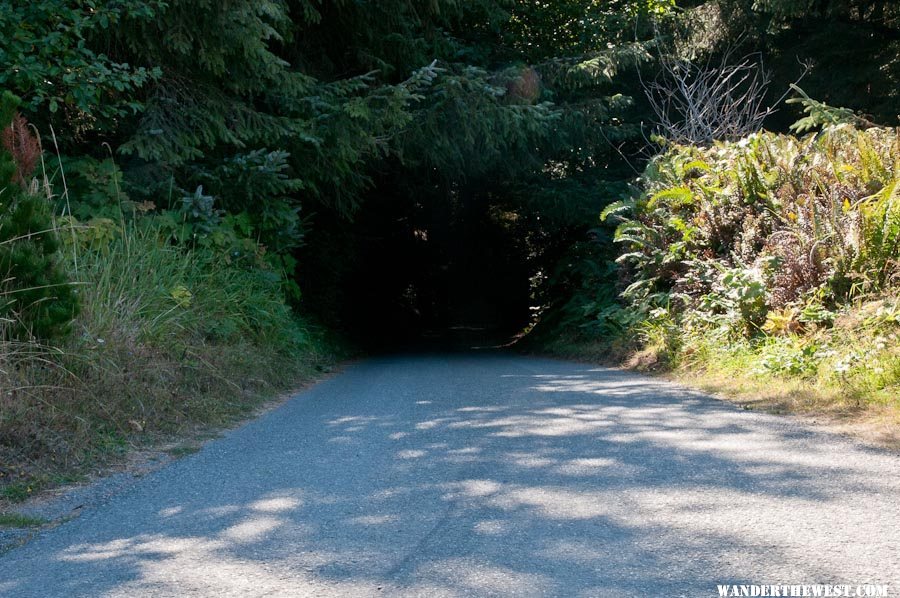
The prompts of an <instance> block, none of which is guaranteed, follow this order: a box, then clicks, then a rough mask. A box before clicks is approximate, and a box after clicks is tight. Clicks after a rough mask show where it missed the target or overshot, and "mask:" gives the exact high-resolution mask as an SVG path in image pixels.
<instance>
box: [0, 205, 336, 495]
mask: <svg viewBox="0 0 900 598" xmlns="http://www.w3.org/2000/svg"><path fill="white" fill-rule="evenodd" d="M106 224H107V225H108V224H109V223H106ZM98 230H100V229H99V228H98V227H81V228H80V229H79V230H78V231H77V232H75V231H68V230H67V229H65V228H63V229H62V230H61V231H60V236H61V237H62V238H63V239H66V237H67V235H68V234H69V233H70V232H72V234H73V235H77V237H78V238H77V239H74V241H75V242H73V243H70V244H69V245H68V247H67V248H66V249H65V251H64V252H63V253H64V255H65V258H64V262H65V266H66V268H67V270H68V273H69V277H70V279H71V280H72V281H74V283H73V284H74V285H75V289H76V290H77V295H78V300H79V303H80V313H79V315H78V316H77V318H76V319H75V321H74V324H73V329H72V332H71V334H69V335H67V336H65V337H63V338H60V339H58V340H55V341H53V342H52V343H51V342H44V343H40V344H39V343H35V342H31V343H29V342H22V341H15V340H5V341H3V342H2V344H0V388H2V389H3V391H2V396H0V498H2V499H6V500H10V501H18V500H23V499H25V498H27V497H28V496H30V495H32V494H33V493H35V492H37V491H39V489H40V488H41V487H44V486H47V485H52V484H54V483H58V482H62V481H67V480H70V479H73V478H74V477H77V476H78V475H80V474H83V473H85V472H88V471H90V470H91V469H92V468H95V467H97V466H99V465H103V464H106V463H110V462H111V461H114V460H116V459H118V458H119V457H121V456H123V455H124V454H125V453H127V451H128V450H129V449H130V448H133V447H136V446H141V445H146V444H148V443H154V442H158V441H160V440H162V439H165V438H171V437H172V436H173V435H174V436H177V435H184V434H189V433H190V432H191V431H192V430H195V429H196V428H197V427H199V426H204V427H210V426H212V427H218V426H224V425H227V424H229V423H231V422H234V421H236V420H237V419H239V418H241V417H242V416H246V415H247V414H248V413H250V412H251V411H252V410H253V409H254V408H256V407H258V406H259V405H260V404H261V403H262V402H264V401H265V400H267V399H270V398H272V397H274V396H275V395H277V394H278V393H280V392H282V391H285V390H288V389H291V388H293V387H296V386H297V385H298V384H300V383H301V382H303V381H305V380H309V379H312V378H314V377H315V376H316V375H317V374H318V373H320V372H321V371H322V370H323V369H327V367H328V366H329V364H333V363H334V361H335V360H336V358H337V357H336V356H337V353H338V349H337V346H336V345H335V343H333V342H330V341H329V340H328V339H327V338H326V336H325V335H324V334H323V333H322V332H321V331H319V330H317V328H316V327H314V326H313V325H311V324H310V323H309V322H306V321H304V320H303V319H302V318H300V317H299V316H297V315H296V314H295V313H294V312H293V311H292V310H291V308H290V307H289V306H288V305H287V304H286V303H285V300H284V294H283V292H282V289H281V288H280V282H279V279H278V277H277V276H274V275H273V273H272V272H267V271H266V270H264V269H259V268H249V267H245V266H242V265H239V264H237V263H234V262H229V260H227V259H224V258H223V256H222V255H221V254H220V253H214V252H212V251H207V250H204V249H201V248H197V249H184V248H179V247H176V246H173V245H172V244H171V243H169V242H167V241H166V240H165V237H164V235H161V234H159V231H158V230H157V229H155V228H154V227H153V226H152V222H151V221H149V220H148V225H147V226H140V227H139V226H136V225H128V226H127V227H124V228H117V229H116V231H114V232H115V233H116V234H110V235H101V234H98ZM107 232H108V231H107ZM86 240H87V241H86ZM0 325H3V324H0ZM6 325H12V323H10V322H7V323H6ZM0 338H10V337H9V336H5V335H0Z"/></svg>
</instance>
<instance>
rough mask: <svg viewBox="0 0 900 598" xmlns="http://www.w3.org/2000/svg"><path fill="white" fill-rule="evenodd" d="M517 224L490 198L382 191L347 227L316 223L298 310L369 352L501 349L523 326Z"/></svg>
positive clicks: (521, 239)
mask: <svg viewBox="0 0 900 598" xmlns="http://www.w3.org/2000/svg"><path fill="white" fill-rule="evenodd" d="M523 218H524V217H523V216H522V215H520V214H519V213H517V212H515V211H505V210H504V209H502V208H501V207H498V205H497V204H496V203H494V202H492V201H491V197H490V195H489V194H488V193H483V192H470V191H467V190H464V189H463V190H460V189H458V188H451V189H449V190H448V191H446V192H445V193H444V194H443V197H441V198H440V200H438V201H435V199H434V197H429V198H427V200H422V201H415V200H405V199H402V198H400V199H398V197H397V196H392V195H389V194H386V193H379V194H378V196H376V197H371V198H369V199H368V200H367V201H366V202H365V203H364V205H363V206H362V207H361V209H360V211H359V212H358V213H357V214H355V215H354V217H353V220H352V224H351V225H350V227H349V230H348V227H347V226H346V222H345V221H344V222H341V221H340V219H339V218H338V217H335V216H324V217H320V218H319V219H318V220H317V222H316V227H314V228H313V230H314V233H313V234H312V235H311V237H310V239H309V240H308V244H307V249H306V252H307V255H305V256H303V258H302V260H301V263H302V264H305V268H304V271H303V272H301V286H302V288H303V295H304V302H305V304H306V305H307V306H308V307H310V308H311V309H312V310H313V311H314V312H316V313H318V314H319V315H320V317H321V318H322V319H323V320H324V321H325V322H326V323H327V324H329V325H330V326H336V327H338V328H339V329H340V330H341V331H342V332H343V333H344V334H345V335H346V336H347V337H348V338H350V339H351V340H352V341H354V342H355V343H356V344H358V345H360V346H361V347H363V348H365V349H366V350H368V351H375V352H378V351H395V350H419V349H439V350H453V349H469V348H472V347H496V346H502V345H505V344H508V343H509V342H511V340H512V339H513V338H514V337H515V336H516V335H517V334H518V333H520V332H521V331H522V330H523V329H524V328H526V327H527V326H528V325H529V323H530V320H531V317H532V314H533V310H532V305H531V304H532V302H533V300H532V283H531V281H532V279H533V276H534V271H535V269H536V265H535V259H534V257H535V251H534V248H533V247H532V244H533V240H532V239H531V238H530V236H529V234H528V232H527V230H526V226H525V225H524V223H523V222H522V220H523Z"/></svg>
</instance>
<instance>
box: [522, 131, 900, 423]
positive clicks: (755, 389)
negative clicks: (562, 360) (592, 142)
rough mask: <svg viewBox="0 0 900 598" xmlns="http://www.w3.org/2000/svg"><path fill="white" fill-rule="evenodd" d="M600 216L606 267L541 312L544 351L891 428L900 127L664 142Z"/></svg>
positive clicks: (899, 273) (898, 419)
mask: <svg viewBox="0 0 900 598" xmlns="http://www.w3.org/2000/svg"><path fill="white" fill-rule="evenodd" d="M603 218H604V219H605V220H606V222H607V223H608V224H609V225H610V226H611V227H612V226H614V227H615V229H614V233H612V234H613V235H614V239H615V241H616V243H617V247H618V251H617V252H616V254H615V255H612V256H610V262H611V266H612V267H608V268H594V269H593V270H592V271H595V272H600V273H602V275H603V276H596V277H593V278H591V277H585V278H583V280H582V281H581V286H580V287H579V288H578V290H577V291H576V292H575V293H574V296H573V297H572V299H571V301H570V302H569V303H568V304H567V305H565V306H564V307H562V308H561V309H559V310H557V312H556V313H555V314H551V318H550V321H549V323H548V324H547V325H546V326H545V330H544V331H543V332H541V331H540V330H539V334H538V335H537V336H536V339H537V340H536V344H537V345H538V346H540V347H541V348H542V349H544V350H547V351H549V352H551V353H555V354H558V355H565V356H569V357H582V358H589V359H595V360H603V361H606V362H612V363H616V364H623V365H626V366H629V367H634V368H638V369H645V370H654V371H664V372H671V373H673V374H674V375H675V376H676V377H677V378H678V379H679V380H682V381H686V382H689V383H691V384H695V385H698V386H701V387H703V388H705V389H707V390H713V391H716V392H719V393H721V394H724V395H726V396H731V397H734V398H738V399H740V400H741V401H742V402H744V403H746V404H750V405H756V406H758V407H761V408H767V409H770V410H773V411H779V412H782V411H789V412H800V413H807V414H820V415H822V414H828V415H832V416H834V417H836V418H838V419H841V420H844V421H850V422H854V421H863V420H865V421H870V420H871V421H877V422H879V425H880V426H881V425H883V426H885V427H886V428H893V431H892V432H891V431H888V433H887V435H888V436H891V435H896V432H897V430H898V429H900V425H898V424H900V130H896V129H886V128H877V127H875V128H869V129H867V130H865V131H863V130H857V129H855V128H853V127H851V126H848V125H838V126H831V127H826V128H825V129H824V130H823V131H821V132H819V133H816V134H811V135H807V136H804V137H796V136H793V135H778V134H772V133H761V134H757V135H753V136H750V137H748V138H745V139H742V140H740V141H737V142H733V143H716V144H713V145H712V146H711V147H696V146H675V147H671V148H669V149H668V150H666V151H665V152H664V153H663V154H661V155H660V156H658V157H657V158H655V159H654V160H652V161H651V163H650V165H649V166H648V168H647V170H646V171H645V173H644V174H643V176H642V177H641V180H640V182H639V189H638V191H637V193H636V194H635V195H633V196H632V197H630V198H628V199H626V200H623V201H619V202H616V203H614V204H611V205H610V206H609V207H608V208H607V209H606V211H605V212H604V215H603ZM585 271H591V270H589V269H587V268H585ZM604 276H605V277H604ZM611 288H614V289H615V292H610V289H611ZM539 328H540V326H539Z"/></svg>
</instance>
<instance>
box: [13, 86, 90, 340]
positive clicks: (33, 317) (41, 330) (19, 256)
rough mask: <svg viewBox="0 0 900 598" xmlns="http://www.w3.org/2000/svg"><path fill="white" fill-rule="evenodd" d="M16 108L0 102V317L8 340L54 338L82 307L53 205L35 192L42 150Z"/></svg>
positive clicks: (63, 330) (67, 326)
mask: <svg viewBox="0 0 900 598" xmlns="http://www.w3.org/2000/svg"><path fill="white" fill-rule="evenodd" d="M17 105H18V99H17V98H16V97H15V96H13V95H12V94H10V93H4V94H3V96H2V97H0V130H2V131H3V147H2V148H0V318H2V319H4V320H6V321H7V325H6V326H4V328H5V330H6V331H7V334H8V335H12V336H13V337H16V338H20V339H28V338H31V337H32V336H34V337H38V338H50V337H53V336H58V335H61V334H64V333H65V332H66V331H67V330H68V328H69V323H70V321H71V320H72V318H73V316H74V315H75V313H76V312H77V311H78V302H77V299H76V297H75V294H74V291H73V288H72V286H71V284H70V282H69V281H68V279H67V278H66V275H65V273H64V271H63V269H62V268H61V267H60V265H59V254H58V249H59V242H58V240H57V235H56V231H55V230H54V225H53V220H52V217H51V212H50V202H49V201H48V200H47V199H46V198H44V197H41V196H39V195H38V194H37V192H36V190H35V189H33V188H32V187H33V185H32V184H31V183H32V182H31V178H30V176H31V169H32V168H33V165H34V162H35V156H37V155H39V153H40V151H39V146H38V144H37V141H36V140H35V139H34V138H33V137H32V136H31V133H30V132H29V130H28V128H27V125H26V124H25V122H24V119H22V118H21V117H18V116H17V114H16V107H17Z"/></svg>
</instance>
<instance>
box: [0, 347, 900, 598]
mask: <svg viewBox="0 0 900 598" xmlns="http://www.w3.org/2000/svg"><path fill="white" fill-rule="evenodd" d="M776 582H788V583H832V582H835V583H837V582H840V583H843V582H849V583H853V584H857V583H863V582H880V583H888V584H892V586H893V587H892V590H893V592H892V595H900V456H897V455H892V454H889V453H885V452H881V451H877V450H874V449H868V448H864V447H860V446H858V445H854V444H852V443H850V442H849V441H846V440H842V439H839V438H835V437H831V436H828V435H824V434H821V433H818V432H814V431H810V430H809V429H807V428H804V427H802V426H800V425H797V424H796V423H794V422H792V421H791V420H789V419H784V418H777V417H774V416H766V415H761V414H755V413H751V412H745V411H741V410H739V409H736V408H734V407H731V406H728V405H726V404H723V403H719V402H717V401H714V400H711V399H707V398H705V397H703V396H701V395H698V394H695V393H691V392H687V391H684V390H681V389H678V388H675V387H673V386H670V385H668V384H665V383H663V382H660V381H655V380H652V379H648V378H643V377H639V376H635V375H631V374H626V373H622V372H619V371H615V370H607V369H602V368H596V367H591V366H588V365H582V364H575V363H568V362H562V361H552V360H543V359H534V358H525V357H516V356H511V355H497V354H491V355H474V354H473V355H448V356H437V355H435V356H410V357H391V358H381V359H375V360H371V361H367V362H364V363H361V364H358V365H354V366H352V367H350V368H349V369H348V370H347V371H346V372H345V373H343V374H342V375H340V376H337V377H335V378H333V379H331V380H329V381H327V382H324V383H322V384H320V385H318V386H316V387H315V388H313V389H311V390H309V391H307V392H304V393H302V394H300V395H299V396H297V397H296V398H295V399H293V400H291V401H290V402H289V403H287V404H285V405H284V406H283V407H281V408H279V409H277V410H275V411H273V412H271V413H269V414H268V415H266V416H264V417H262V418H261V419H258V420H256V421H253V422H251V423H249V424H248V425H246V426H244V427H243V428H240V429H239V430H236V431H234V432H232V433H230V434H228V435H227V436H226V437H225V438H223V439H221V440H218V441H215V442H212V443H210V444H209V445H207V446H206V448H205V449H204V450H203V451H201V452H200V453H197V454H195V455H192V456H190V457H187V458H184V459H182V460H180V461H178V462H177V463H175V464H174V465H172V466H169V467H167V468H165V469H162V470H160V471H157V472H155V473H153V474H150V475H148V476H147V477H146V478H144V479H142V480H141V481H140V482H138V483H137V484H136V485H135V486H133V487H132V488H131V489H129V490H128V491H126V492H125V493H123V494H120V495H118V496H116V497H114V498H113V499H111V500H110V501H109V502H108V503H106V504H104V505H102V506H100V507H97V508H94V509H90V510H89V512H87V513H85V514H84V515H82V516H81V517H79V518H77V519H75V520H73V521H71V522H69V523H67V524H64V525H62V526H59V527H57V528H55V529H52V530H49V531H47V532H45V533H43V534H42V535H41V536H40V537H38V538H37V539H35V540H34V541H32V542H31V543H29V544H28V545H26V546H24V547H21V548H18V549H15V550H13V551H11V552H9V553H7V554H6V555H4V556H2V557H0V595H4V596H6V595H8V596H40V597H42V598H44V597H52V596H65V597H70V596H123V597H124V596H128V597H132V596H173V597H174V596H178V597H181V596H216V597H220V596H242V597H243V596H353V597H357V596H427V597H437V596H566V597H568V596H692V597H693V596H712V595H716V589H715V585H716V584H717V583H776Z"/></svg>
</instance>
